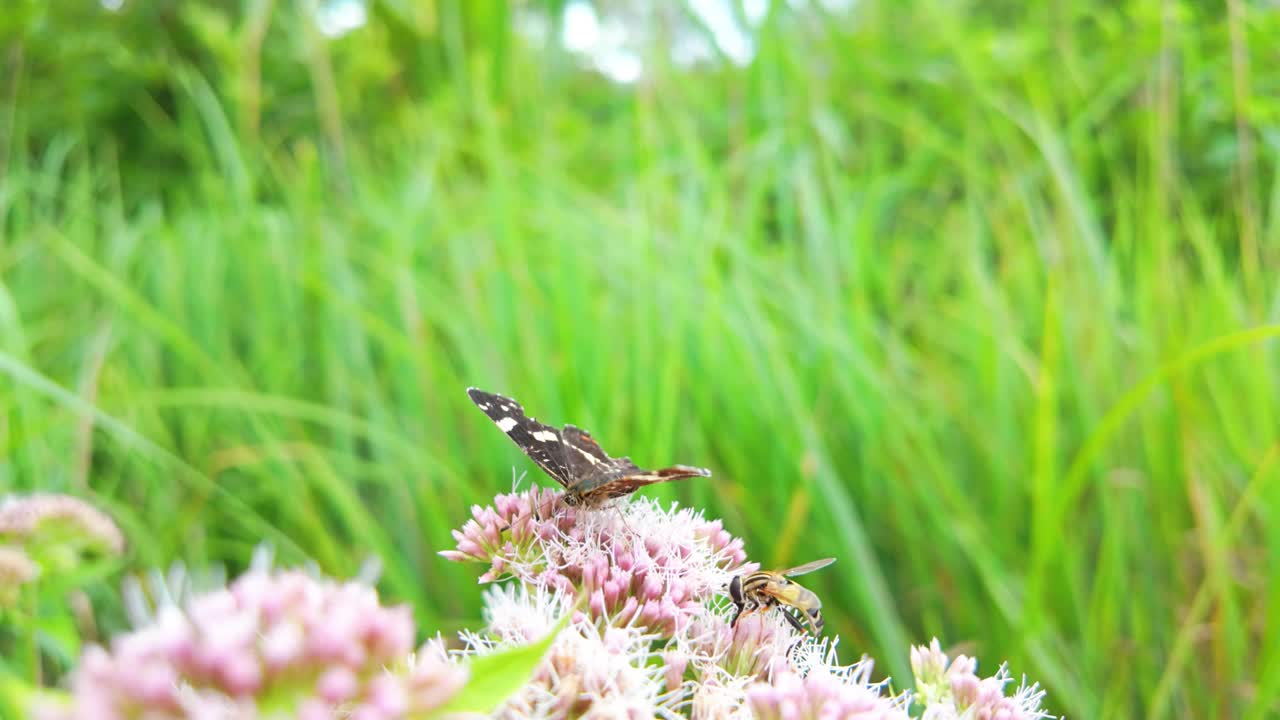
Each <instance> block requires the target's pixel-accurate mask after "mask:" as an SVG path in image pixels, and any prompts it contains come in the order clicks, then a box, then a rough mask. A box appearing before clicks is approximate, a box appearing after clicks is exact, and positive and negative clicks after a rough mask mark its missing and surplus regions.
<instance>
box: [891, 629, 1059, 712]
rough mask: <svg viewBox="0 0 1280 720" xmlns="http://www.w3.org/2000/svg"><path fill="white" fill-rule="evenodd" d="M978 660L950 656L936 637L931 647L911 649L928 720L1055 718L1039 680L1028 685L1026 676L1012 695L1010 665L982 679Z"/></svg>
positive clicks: (914, 670)
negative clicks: (1044, 704)
mask: <svg viewBox="0 0 1280 720" xmlns="http://www.w3.org/2000/svg"><path fill="white" fill-rule="evenodd" d="M977 669H978V661H977V660H976V659H975V658H971V657H969V656H967V655H957V656H956V658H955V660H950V659H948V658H947V655H946V653H944V652H942V646H941V644H940V643H939V642H938V639H937V638H934V639H933V641H932V642H930V643H929V646H928V647H924V646H915V647H912V648H911V670H912V672H913V673H914V674H915V676H916V695H917V697H918V698H919V700H920V702H921V704H923V705H924V706H925V710H924V714H923V715H922V716H921V717H922V719H927V720H987V719H988V718H999V719H1000V720H1040V719H1042V718H1052V717H1054V716H1053V715H1050V714H1049V713H1048V712H1046V711H1045V710H1043V709H1041V707H1040V703H1041V702H1043V701H1044V696H1045V692H1044V690H1042V689H1041V688H1040V684H1039V683H1033V684H1031V685H1027V681H1026V678H1023V680H1022V683H1021V684H1020V685H1019V686H1018V689H1017V690H1016V691H1014V694H1013V695H1011V696H1006V695H1005V687H1006V686H1007V685H1008V684H1009V683H1011V682H1013V677H1012V676H1011V675H1010V674H1009V669H1008V666H1007V665H1001V666H1000V669H999V670H997V671H996V674H995V675H993V676H991V677H988V678H980V677H978V674H977Z"/></svg>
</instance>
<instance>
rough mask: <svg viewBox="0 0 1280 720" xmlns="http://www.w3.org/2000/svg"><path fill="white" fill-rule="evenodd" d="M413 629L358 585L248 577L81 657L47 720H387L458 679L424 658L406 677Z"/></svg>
mask: <svg viewBox="0 0 1280 720" xmlns="http://www.w3.org/2000/svg"><path fill="white" fill-rule="evenodd" d="M413 637H414V626H413V619H412V616H411V615H410V612H409V609H408V608H407V607H405V606H396V607H384V606H382V605H381V604H380V603H379V602H378V598H377V593H376V592H375V591H374V590H373V589H372V588H371V587H368V586H366V585H362V584H360V583H355V582H348V583H338V582H333V581H328V580H321V579H317V578H314V577H311V576H310V575H307V574H305V573H302V572H298V571H286V572H279V573H269V572H265V571H251V572H249V573H247V574H245V575H243V576H241V577H240V578H239V579H237V580H236V581H235V582H234V583H232V584H231V585H230V586H229V587H227V588H225V589H221V590H215V591H212V592H209V593H205V594H201V595H198V596H195V597H194V598H193V599H191V600H190V602H188V603H187V604H185V605H184V606H182V607H179V606H175V605H168V606H165V607H163V608H161V609H160V611H159V614H158V616H157V618H156V620H155V622H154V623H152V624H150V625H148V626H146V627H143V628H140V629H138V630H136V631H134V632H132V633H129V634H126V635H122V636H118V637H116V638H115V639H114V640H113V641H112V643H111V648H110V650H106V649H103V648H101V647H93V648H90V649H89V650H88V651H86V653H85V655H84V657H83V658H82V660H81V663H80V667H79V668H78V669H77V671H76V672H75V674H74V676H73V680H72V705H71V706H70V707H67V708H63V709H62V710H63V712H62V714H59V712H51V713H49V714H48V715H47V717H68V718H70V717H75V718H81V717H90V718H101V719H102V720H110V719H113V718H121V719H124V718H143V717H145V718H155V719H157V720H159V719H163V718H187V717H257V714H255V713H257V712H259V711H261V710H263V709H267V708H275V709H279V708H282V707H283V708H291V709H292V710H293V711H294V712H295V713H296V715H297V716H298V717H304V718H306V717H332V716H333V715H334V713H337V712H342V713H349V714H350V715H351V716H352V717H356V716H359V717H363V718H369V719H370V720H372V719H374V718H394V717H400V716H402V715H404V713H406V712H408V711H410V710H415V708H417V707H418V705H417V703H422V702H438V701H439V698H440V697H441V695H442V694H445V693H446V691H447V692H448V694H451V693H452V692H453V691H455V690H456V689H457V688H458V687H459V686H460V685H461V683H462V681H463V680H464V679H465V670H463V669H461V668H459V667H457V666H454V665H453V664H452V663H449V662H447V661H443V662H442V661H441V659H442V658H443V657H444V656H443V652H442V651H440V650H439V649H433V648H431V647H428V648H424V650H423V652H422V653H421V654H420V657H421V658H423V659H422V660H420V661H419V662H417V663H416V664H410V665H406V659H407V658H408V656H409V651H410V650H411V649H412V647H413ZM228 708H236V711H235V714H234V715H225V714H219V713H224V712H225V711H226V710H227V709H228Z"/></svg>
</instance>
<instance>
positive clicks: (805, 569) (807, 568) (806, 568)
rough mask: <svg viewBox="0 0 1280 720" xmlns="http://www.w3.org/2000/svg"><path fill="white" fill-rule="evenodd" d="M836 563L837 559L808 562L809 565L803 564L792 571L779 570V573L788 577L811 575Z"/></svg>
mask: <svg viewBox="0 0 1280 720" xmlns="http://www.w3.org/2000/svg"><path fill="white" fill-rule="evenodd" d="M835 561H836V559H835V558H822V559H821V560H814V561H813V562H807V563H805V564H803V565H800V566H798V567H793V568H791V569H790V570H779V571H778V574H779V575H786V576H787V577H795V576H796V575H804V574H805V573H811V572H813V571H814V570H820V569H822V568H824V567H826V566H828V565H830V564H831V563H833V562H835Z"/></svg>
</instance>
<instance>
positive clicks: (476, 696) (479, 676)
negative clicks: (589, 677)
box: [434, 612, 573, 717]
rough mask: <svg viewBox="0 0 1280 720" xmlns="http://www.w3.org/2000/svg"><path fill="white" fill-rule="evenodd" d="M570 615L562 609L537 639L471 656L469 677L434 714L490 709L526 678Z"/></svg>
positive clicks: (440, 715) (527, 678)
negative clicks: (550, 626)
mask: <svg viewBox="0 0 1280 720" xmlns="http://www.w3.org/2000/svg"><path fill="white" fill-rule="evenodd" d="M572 616H573V613H571V612H570V613H566V614H565V616H564V618H562V619H561V620H560V622H559V623H558V624H557V625H556V627H555V629H553V630H552V631H551V632H549V633H547V636H546V637H544V638H542V639H541V640H539V641H537V642H534V643H530V644H528V645H522V646H520V647H518V648H513V649H511V650H508V651H506V652H502V653H495V654H493V655H482V656H479V657H476V658H473V659H472V660H471V663H470V670H471V679H470V680H468V681H467V684H466V686H465V687H463V688H462V690H461V691H460V692H459V693H458V694H457V695H456V696H454V698H453V700H451V701H450V702H449V704H448V705H445V706H444V707H443V708H441V709H440V710H439V711H438V712H437V713H436V714H435V715H434V717H449V716H452V715H457V714H476V713H478V714H483V715H488V714H489V713H492V712H493V711H494V709H495V708H497V707H498V705H499V704H501V703H502V702H503V701H505V700H506V699H507V698H508V697H511V694H512V693H514V692H515V691H516V690H519V689H520V688H521V687H523V686H524V685H525V683H527V682H529V678H530V677H531V676H532V675H533V671H534V668H536V667H538V663H539V662H541V661H542V656H543V655H546V654H547V648H549V647H551V643H552V642H554V641H555V639H556V637H557V636H558V635H559V634H560V631H561V630H564V628H565V626H567V625H568V624H569V618H570V617H572Z"/></svg>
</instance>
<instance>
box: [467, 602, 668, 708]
mask: <svg viewBox="0 0 1280 720" xmlns="http://www.w3.org/2000/svg"><path fill="white" fill-rule="evenodd" d="M655 639H656V636H655V635H652V634H648V633H645V632H643V631H642V630H641V629H640V628H638V627H635V626H630V627H614V626H610V625H600V624H596V623H594V622H591V621H590V620H588V619H587V618H585V617H582V616H579V619H578V620H577V621H576V622H573V623H571V624H570V625H569V627H568V628H566V629H565V630H564V631H562V632H561V633H560V635H559V636H557V638H556V639H555V641H554V642H553V643H552V645H551V649H550V650H549V651H548V652H547V656H546V657H545V658H544V659H543V661H542V664H541V665H539V666H538V669H537V670H535V671H534V675H533V678H532V679H531V680H530V682H529V684H528V685H526V686H525V687H524V688H522V689H521V690H519V691H517V692H516V694H515V696H514V697H512V698H510V699H509V700H508V701H507V702H506V703H505V704H504V705H503V706H502V707H501V708H499V710H498V711H497V713H495V717H498V718H504V719H509V720H521V719H523V718H531V717H553V718H569V717H590V718H646V719H647V718H653V717H657V716H658V715H659V713H658V709H659V708H660V707H662V706H663V704H664V703H663V685H664V675H665V672H664V670H663V668H662V666H661V665H660V664H659V663H658V655H657V653H655V651H654V650H653V648H652V643H653V641H654V640H655ZM481 651H482V652H486V651H489V650H488V649H482V650H481Z"/></svg>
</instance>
